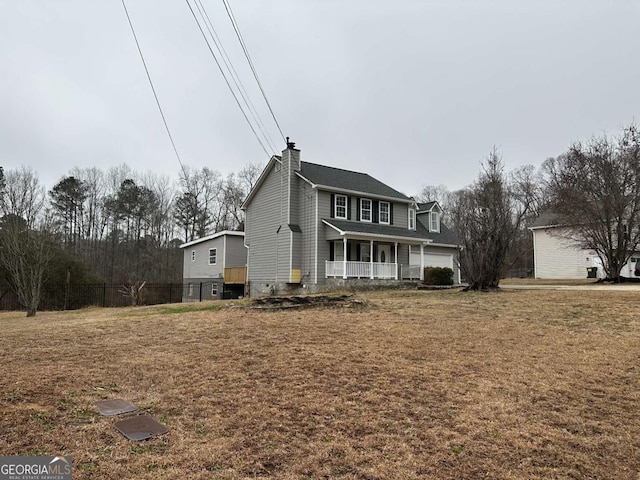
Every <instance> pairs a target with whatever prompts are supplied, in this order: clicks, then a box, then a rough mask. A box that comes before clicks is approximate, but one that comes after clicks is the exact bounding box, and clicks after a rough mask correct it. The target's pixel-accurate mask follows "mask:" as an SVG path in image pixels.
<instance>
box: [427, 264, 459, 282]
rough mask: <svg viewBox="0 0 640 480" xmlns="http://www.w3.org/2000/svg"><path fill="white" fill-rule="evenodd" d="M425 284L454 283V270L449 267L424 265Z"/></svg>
mask: <svg viewBox="0 0 640 480" xmlns="http://www.w3.org/2000/svg"><path fill="white" fill-rule="evenodd" d="M424 284H425V285H453V270H451V269H450V268H448V267H424Z"/></svg>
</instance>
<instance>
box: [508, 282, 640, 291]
mask: <svg viewBox="0 0 640 480" xmlns="http://www.w3.org/2000/svg"><path fill="white" fill-rule="evenodd" d="M500 288H503V289H505V290H506V289H514V290H600V291H602V290H614V291H616V292H640V283H585V284H584V285H524V284H508V283H501V284H500Z"/></svg>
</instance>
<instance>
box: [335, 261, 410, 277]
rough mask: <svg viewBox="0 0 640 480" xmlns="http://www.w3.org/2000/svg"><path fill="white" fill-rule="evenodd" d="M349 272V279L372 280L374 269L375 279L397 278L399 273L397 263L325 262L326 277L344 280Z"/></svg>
mask: <svg viewBox="0 0 640 480" xmlns="http://www.w3.org/2000/svg"><path fill="white" fill-rule="evenodd" d="M345 266H346V269H347V270H346V271H347V275H346V276H347V278H371V276H372V275H371V272H372V270H371V269H372V268H373V278H385V279H390V278H396V272H397V271H398V264H397V263H379V262H374V263H371V262H343V261H336V262H330V261H327V262H325V268H326V270H325V271H326V276H327V277H339V278H343V277H344V276H345V275H344V272H345Z"/></svg>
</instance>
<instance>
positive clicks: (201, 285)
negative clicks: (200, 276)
mask: <svg viewBox="0 0 640 480" xmlns="http://www.w3.org/2000/svg"><path fill="white" fill-rule="evenodd" d="M200 301H202V282H200Z"/></svg>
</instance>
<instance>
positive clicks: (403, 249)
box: [394, 207, 409, 265]
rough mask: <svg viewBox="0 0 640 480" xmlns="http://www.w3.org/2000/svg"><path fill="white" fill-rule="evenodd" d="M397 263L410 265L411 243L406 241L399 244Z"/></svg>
mask: <svg viewBox="0 0 640 480" xmlns="http://www.w3.org/2000/svg"><path fill="white" fill-rule="evenodd" d="M394 208H395V207H394ZM396 263H398V264H400V265H409V245H407V244H405V243H401V244H400V245H398V261H397V262H396Z"/></svg>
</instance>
